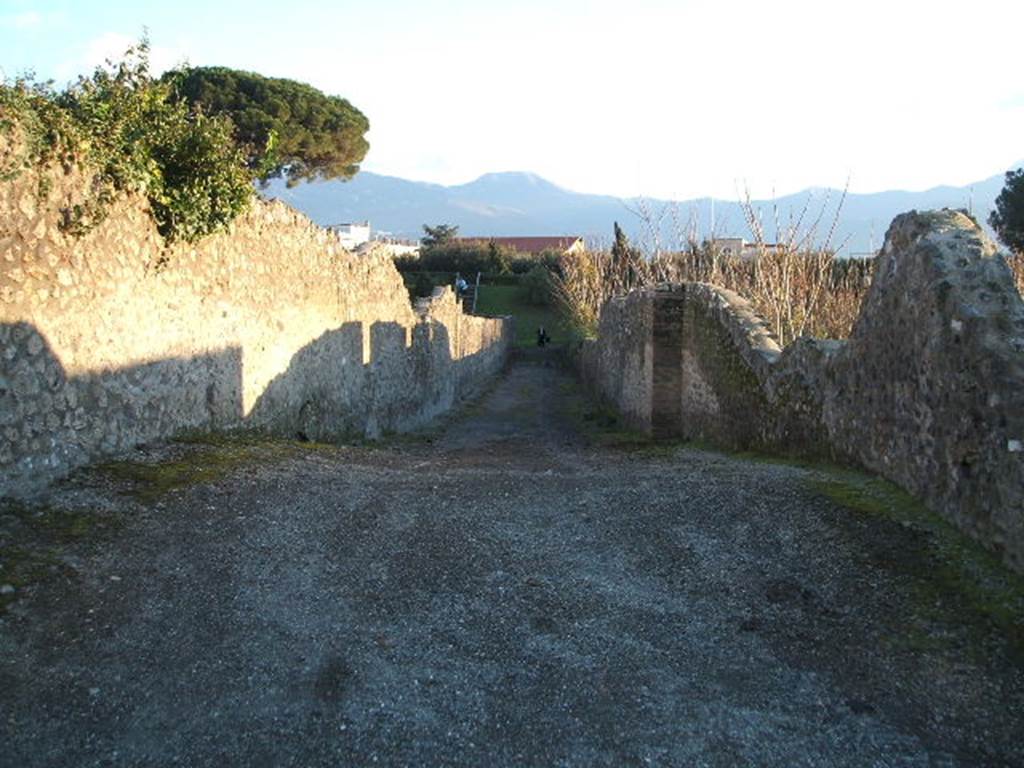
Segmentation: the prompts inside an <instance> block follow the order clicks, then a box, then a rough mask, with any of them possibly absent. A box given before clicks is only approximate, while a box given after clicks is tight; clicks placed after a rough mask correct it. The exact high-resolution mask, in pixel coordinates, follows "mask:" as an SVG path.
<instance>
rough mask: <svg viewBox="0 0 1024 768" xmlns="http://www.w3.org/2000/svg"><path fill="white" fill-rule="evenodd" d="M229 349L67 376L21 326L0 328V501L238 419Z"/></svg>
mask: <svg viewBox="0 0 1024 768" xmlns="http://www.w3.org/2000/svg"><path fill="white" fill-rule="evenodd" d="M241 393H242V355H241V350H240V349H238V348H233V347H232V348H227V349H224V350H221V351H219V352H214V353H210V354H205V355H198V356H193V357H187V358H179V357H170V358H163V359H160V360H155V361H152V362H147V363H141V364H138V365H130V366H126V367H123V368H117V369H114V370H105V371H96V372H90V373H84V374H80V375H74V376H68V375H67V372H66V370H65V368H64V365H63V364H62V362H61V361H60V359H59V358H58V357H57V356H56V355H55V354H54V352H53V350H52V349H51V347H50V345H49V343H48V342H47V340H46V338H45V337H44V336H43V334H42V333H40V331H39V330H38V329H36V328H35V326H33V325H32V324H30V323H25V322H18V323H2V324H0V497H2V496H8V495H20V494H22V493H25V492H31V491H34V490H38V489H39V488H41V487H43V486H45V485H46V484H47V483H48V482H49V481H50V480H52V479H54V478H55V477H59V476H62V475H65V474H67V473H68V472H69V471H70V470H71V469H73V468H74V467H77V466H80V465H81V464H84V463H85V462H87V461H88V460H89V459H91V458H93V457H95V456H98V455H102V454H110V453H114V452H117V451H119V450H123V449H125V448H129V447H131V446H134V445H138V444H140V443H144V442H147V441H149V440H153V439H156V438H158V437H161V436H164V435H167V434H170V433H172V432H174V431H177V430H180V429H185V428H189V427H204V428H218V427H226V426H230V425H232V424H237V423H238V422H239V421H240V419H241V418H242V394H241Z"/></svg>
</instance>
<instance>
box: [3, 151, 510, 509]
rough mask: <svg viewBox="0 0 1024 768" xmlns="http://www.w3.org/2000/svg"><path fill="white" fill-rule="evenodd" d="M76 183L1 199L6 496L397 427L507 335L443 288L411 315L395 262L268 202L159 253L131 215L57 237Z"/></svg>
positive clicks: (473, 369) (434, 405) (499, 354)
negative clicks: (237, 436) (220, 433)
mask: <svg viewBox="0 0 1024 768" xmlns="http://www.w3.org/2000/svg"><path fill="white" fill-rule="evenodd" d="M77 173H78V172H76V171H71V172H69V173H64V172H63V171H60V170H58V171H55V172H54V171H38V172H25V173H23V174H21V175H20V176H19V177H18V178H16V179H15V180H14V181H7V182H4V183H0V496H4V495H10V494H24V493H28V492H31V491H33V490H35V489H37V488H39V487H41V486H42V485H44V484H45V483H47V482H48V481H50V480H52V479H53V478H55V477H59V476H61V475H63V474H65V473H67V472H68V471H69V470H70V469H72V468H74V467H76V466H78V465H80V464H82V463H84V462H86V461H89V460H91V459H94V458H96V457H98V456H102V455H105V454H109V453H113V452H116V451H118V450H121V449H124V448H127V447H129V446H133V445H136V444H139V443H143V442H146V441H149V440H153V439H157V438H162V437H166V436H169V435H173V434H174V433H175V432H178V431H180V430H182V429H186V428H194V429H219V428H234V427H241V426H246V427H249V426H251V427H256V428H263V429H267V430H271V431H274V432H277V433H281V434H285V435H302V436H305V437H307V438H309V439H329V438H333V437H338V436H342V435H347V434H352V433H355V434H367V435H371V436H373V435H379V434H381V433H383V432H387V431H401V430H406V429H410V428H413V427H415V426H417V425H419V424H421V423H423V422H424V421H425V420H427V419H429V418H430V417H432V416H434V415H436V414H438V413H440V412H441V411H443V410H445V409H446V408H448V407H450V406H451V405H452V403H453V402H454V401H455V399H456V398H458V397H460V396H461V395H463V394H464V393H466V392H467V391H468V390H470V389H472V388H473V387H474V386H476V385H478V384H479V383H480V381H481V380H482V379H483V378H484V377H486V376H487V375H489V374H492V373H494V372H495V371H496V370H497V369H498V368H500V366H501V365H502V364H503V362H504V358H505V355H506V351H507V349H508V344H509V341H510V338H511V336H510V333H511V321H510V320H503V319H486V318H477V317H469V316H466V315H463V314H462V311H461V309H460V308H459V307H458V306H457V303H456V301H455V299H454V296H452V294H451V292H450V291H438V292H437V293H436V295H435V296H434V297H433V298H432V299H430V300H428V301H426V302H424V303H422V304H421V305H420V306H419V307H417V308H414V307H412V306H411V305H410V303H409V300H408V294H407V292H406V290H405V288H404V286H403V284H402V280H401V277H400V276H399V274H398V273H397V271H396V270H395V269H394V266H393V265H392V264H391V262H390V260H388V259H387V258H386V257H384V256H374V255H370V256H366V257H357V256H354V255H351V254H349V253H348V252H346V251H344V250H343V249H342V248H341V247H340V246H339V245H338V244H337V241H336V239H334V238H332V237H330V236H329V235H328V234H327V233H326V232H325V231H324V230H321V229H320V228H318V227H316V226H315V225H313V224H312V223H311V222H310V221H309V220H308V219H306V218H305V217H303V216H302V215H300V214H298V213H297V212H295V211H294V210H291V209H290V208H288V207H287V206H285V205H283V204H281V203H262V202H258V203H256V204H255V205H254V206H253V208H252V210H251V211H249V212H248V213H247V214H245V215H243V216H242V217H240V218H239V219H238V220H237V221H236V222H235V224H234V225H233V226H232V227H231V228H230V230H229V231H228V232H225V233H223V234H220V235H216V236H213V237H209V238H207V239H205V240H203V241H202V242H200V243H198V244H196V245H195V246H190V245H185V244H178V245H174V246H170V247H168V246H167V245H166V244H165V242H164V241H163V239H162V238H161V237H160V235H159V234H158V233H157V231H156V229H155V228H154V226H153V223H152V220H151V218H150V216H149V215H148V212H147V210H146V202H145V200H143V199H141V198H125V199H122V200H119V201H118V202H116V203H115V204H114V206H113V208H112V210H111V211H110V214H109V215H108V217H107V218H106V220H105V221H104V222H103V223H102V224H101V225H100V226H98V227H97V228H96V229H94V230H93V231H91V232H90V233H88V234H87V235H85V236H83V237H81V238H74V237H71V236H68V235H66V234H64V232H62V230H61V227H60V222H61V216H62V213H61V211H62V209H68V208H69V207H70V206H72V205H73V204H74V203H75V201H76V200H79V199H80V197H81V190H82V185H83V184H84V183H85V182H84V180H83V178H82V177H81V176H79V175H77ZM41 180H44V181H45V183H41Z"/></svg>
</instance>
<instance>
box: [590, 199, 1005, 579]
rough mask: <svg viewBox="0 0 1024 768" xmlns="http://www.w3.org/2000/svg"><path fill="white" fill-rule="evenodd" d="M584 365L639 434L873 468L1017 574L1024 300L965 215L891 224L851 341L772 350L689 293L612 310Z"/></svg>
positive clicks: (701, 292)
mask: <svg viewBox="0 0 1024 768" xmlns="http://www.w3.org/2000/svg"><path fill="white" fill-rule="evenodd" d="M650 317H653V318H655V320H654V321H653V323H651V322H650V321H648V320H647V319H646V318H650ZM659 317H662V318H665V319H664V320H662V321H659V320H658V318H659ZM641 350H643V351H642V352H641ZM649 360H653V361H654V362H653V365H651V364H650V363H649V362H648V361H649ZM659 360H660V361H663V362H662V363H659ZM581 365H582V369H583V375H584V378H585V379H586V380H587V381H588V382H589V383H590V384H591V385H592V386H593V387H594V388H595V389H596V390H597V391H598V392H600V393H601V394H602V395H603V396H604V397H606V398H607V399H609V400H610V401H611V402H612V403H614V404H616V405H617V406H618V407H620V408H621V409H622V410H623V411H624V412H626V413H627V421H629V423H631V424H632V425H634V426H636V427H639V428H641V429H644V430H646V431H648V432H651V433H653V434H656V435H670V436H679V437H683V438H687V439H704V440H708V441H711V442H714V443H718V444H721V445H724V446H727V447H730V448H738V449H742V448H755V449H756V448H760V449H770V450H776V451H782V452H786V453H791V454H798V455H804V456H816V457H823V458H831V459H835V460H840V461H845V462H848V463H853V464H857V465H860V466H863V467H866V468H868V469H871V470H873V471H875V472H878V473H879V474H881V475H883V476H885V477H887V478H888V479H890V480H892V481H893V482H895V483H897V484H898V485H900V486H901V487H903V488H905V489H906V490H908V491H910V492H911V493H913V494H914V495H915V496H917V497H918V498H920V499H922V500H923V501H924V502H925V503H926V504H927V505H928V506H929V507H930V508H932V509H934V510H935V511H937V512H939V513H941V514H943V515H944V516H945V517H947V518H948V519H949V520H950V521H952V522H953V523H955V524H956V525H958V526H959V527H960V528H961V529H962V530H964V531H966V532H967V533H969V534H970V535H972V536H974V537H975V538H977V539H978V540H980V541H982V542H984V543H985V544H987V545H988V546H989V547H991V548H992V549H993V550H995V551H997V552H999V553H1001V554H1002V555H1003V557H1004V558H1005V560H1006V561H1007V562H1008V563H1009V564H1010V565H1012V566H1013V567H1015V568H1017V569H1021V570H1024V452H1022V442H1024V303H1022V302H1021V298H1020V295H1019V294H1018V292H1017V290H1016V288H1015V286H1014V283H1013V277H1012V275H1011V273H1010V271H1009V269H1008V268H1007V266H1006V264H1005V263H1004V261H1003V260H1002V258H1001V257H999V256H998V254H997V253H996V250H995V247H994V246H993V245H992V243H991V242H990V241H989V240H988V239H987V238H986V236H985V235H984V234H983V233H982V231H981V230H980V229H979V228H978V227H977V225H976V224H975V223H974V222H973V221H972V220H971V219H970V218H968V217H967V216H965V215H964V214H962V213H958V212H954V211H941V212H934V213H924V214H918V213H910V214H905V215H903V216H899V217H897V218H896V220H895V221H894V222H893V224H892V226H891V227H890V229H889V232H888V235H887V237H886V243H885V247H884V249H883V251H882V253H881V255H880V256H879V259H878V264H877V267H876V272H875V277H874V281H873V283H872V286H871V289H870V291H869V293H868V296H867V298H866V300H865V304H864V307H863V309H862V311H861V315H860V317H859V319H858V321H857V323H856V325H855V327H854V330H853V333H852V334H851V337H850V339H849V340H848V341H846V342H837V341H824V340H816V339H800V340H798V341H797V342H795V343H794V344H791V345H790V346H789V347H787V348H786V349H785V350H781V349H780V348H779V346H778V344H777V343H776V342H775V340H774V338H773V337H772V336H771V334H770V333H769V331H768V328H767V326H766V325H765V323H764V322H763V321H762V320H761V319H760V318H758V317H757V316H756V315H755V314H754V313H753V311H752V310H751V308H750V305H749V304H748V303H747V302H746V301H744V300H743V299H742V298H740V297H738V296H736V295H735V294H732V293H730V292H729V291H724V290H722V289H719V288H716V287H714V286H710V285H703V284H697V283H689V284H685V285H679V286H668V287H665V288H662V289H657V290H646V291H642V292H638V293H636V294H633V295H630V296H628V297H625V298H621V299H616V300H614V302H612V303H610V304H609V305H608V307H607V308H606V309H605V310H604V311H603V312H602V318H601V326H600V335H599V338H598V340H597V341H595V342H589V343H587V344H586V345H585V347H584V349H583V351H582V354H581ZM623 366H633V370H632V371H626V370H623V369H622V368H623ZM663 368H664V369H666V370H662V369H663ZM672 368H674V369H675V372H674V373H673V372H672V371H671V370H670V369H672ZM637 377H639V378H640V379H641V384H640V385H639V386H638V387H636V388H635V389H631V390H629V391H628V392H627V391H626V388H625V387H624V386H623V384H622V382H624V381H626V380H629V379H631V378H637ZM636 413H639V414H643V417H644V418H641V419H638V418H634V417H632V416H629V414H636Z"/></svg>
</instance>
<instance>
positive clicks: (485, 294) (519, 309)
mask: <svg viewBox="0 0 1024 768" xmlns="http://www.w3.org/2000/svg"><path fill="white" fill-rule="evenodd" d="M476 311H477V312H478V313H479V314H482V315H512V316H513V317H515V319H516V338H515V345H516V346H517V347H535V346H536V345H537V328H538V327H540V326H542V325H543V326H544V328H545V329H547V332H548V335H549V336H550V337H551V341H552V342H553V343H555V344H564V343H565V342H567V341H569V340H570V339H571V337H572V333H571V330H570V326H569V324H568V323H566V322H565V320H564V318H563V317H562V316H561V314H560V313H559V312H558V310H557V309H555V308H554V307H552V306H550V305H538V304H530V303H528V302H527V301H525V299H524V297H523V289H522V288H521V287H520V286H518V285H481V286H480V293H479V294H478V296H477V303H476Z"/></svg>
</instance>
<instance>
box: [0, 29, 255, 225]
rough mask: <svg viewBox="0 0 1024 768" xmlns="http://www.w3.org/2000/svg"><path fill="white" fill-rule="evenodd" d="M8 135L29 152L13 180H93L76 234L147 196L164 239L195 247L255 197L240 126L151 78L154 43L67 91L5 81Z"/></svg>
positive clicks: (67, 214)
mask: <svg viewBox="0 0 1024 768" xmlns="http://www.w3.org/2000/svg"><path fill="white" fill-rule="evenodd" d="M0 130H4V131H5V132H9V133H10V132H15V131H17V132H18V134H19V135H20V141H21V143H22V144H23V152H22V153H21V155H20V156H19V157H17V158H16V159H15V160H13V161H10V162H9V163H8V165H10V166H11V167H10V168H6V169H3V170H6V171H7V174H6V175H7V177H8V178H9V177H11V176H13V175H15V174H17V173H20V172H22V171H24V170H25V169H26V168H27V167H30V166H32V165H37V166H45V165H47V164H49V163H53V162H57V163H59V164H61V165H63V166H64V167H65V169H70V168H71V167H72V166H75V165H80V166H82V167H84V168H85V169H86V170H87V171H89V172H91V173H93V178H92V182H91V184H90V187H89V190H88V192H87V194H86V196H85V198H84V199H83V200H82V201H81V202H79V203H76V204H74V205H73V206H71V207H70V208H68V209H65V210H64V211H63V227H64V229H65V230H66V231H68V232H70V233H71V234H76V235H80V234H83V233H85V232H87V231H88V230H89V229H91V228H92V227H94V226H95V225H96V224H98V223H99V222H101V221H102V220H103V218H104V217H105V216H106V213H107V210H108V208H109V204H110V202H111V201H112V200H113V198H114V197H115V196H116V195H117V194H118V193H120V192H134V193H141V194H144V195H146V196H147V197H148V198H149V202H150V206H151V208H152V212H153V216H154V218H155V220H156V223H157V227H158V229H159V230H160V232H161V234H163V235H164V237H166V238H167V239H168V240H179V239H180V240H185V241H189V242H191V241H194V240H197V239H199V238H201V237H203V236H205V235H207V234H210V233H212V232H215V231H217V230H219V229H222V228H224V227H225V226H226V225H227V224H228V223H230V222H231V221H232V220H233V219H234V218H235V216H237V215H238V214H239V213H241V212H242V211H243V210H245V208H246V207H247V206H248V205H249V203H250V200H251V198H252V177H251V173H250V172H249V170H248V169H247V167H246V163H245V157H244V155H243V153H242V152H241V150H240V149H239V147H238V145H237V143H236V142H235V140H234V138H233V126H232V124H231V123H230V121H228V120H227V119H226V118H223V117H216V116H208V115H205V114H204V113H202V112H201V111H198V110H191V109H190V108H189V107H188V105H187V104H185V103H183V102H177V101H174V100H172V99H171V98H170V86H168V85H167V84H165V83H161V82H159V81H156V80H154V79H153V78H152V77H151V76H150V74H149V62H148V46H147V44H146V42H145V41H143V42H142V43H141V44H140V45H139V46H138V47H137V48H135V49H132V50H130V51H128V52H127V53H126V55H125V57H124V59H123V60H122V61H121V62H119V63H116V64H110V63H108V65H107V66H105V67H99V68H97V69H96V71H95V72H93V74H92V75H90V76H88V77H80V78H79V79H78V81H77V82H75V83H74V84H73V85H71V86H70V87H68V88H67V89H66V90H64V91H59V92H58V91H55V90H54V89H53V87H52V85H51V84H50V83H38V82H35V81H34V80H33V79H32V78H30V77H26V78H20V79H18V80H16V81H14V82H13V83H3V84H2V85H0ZM0 180H3V179H2V178H0Z"/></svg>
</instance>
